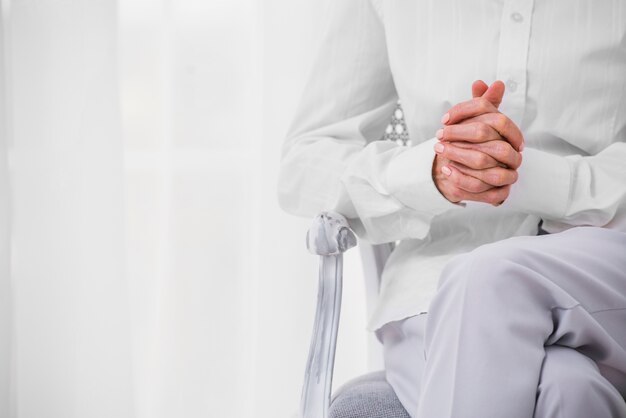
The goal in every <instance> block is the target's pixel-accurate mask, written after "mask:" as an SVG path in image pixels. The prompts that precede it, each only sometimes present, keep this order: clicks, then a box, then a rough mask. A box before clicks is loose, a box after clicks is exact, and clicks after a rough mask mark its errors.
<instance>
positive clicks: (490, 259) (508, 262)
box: [440, 227, 626, 312]
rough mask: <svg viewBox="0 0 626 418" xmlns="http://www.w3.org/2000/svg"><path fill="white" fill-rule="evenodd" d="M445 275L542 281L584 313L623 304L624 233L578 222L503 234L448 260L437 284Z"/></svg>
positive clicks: (491, 281)
mask: <svg viewBox="0 0 626 418" xmlns="http://www.w3.org/2000/svg"><path fill="white" fill-rule="evenodd" d="M520 271H521V272H522V273H520ZM524 272H526V273H527V274H524ZM507 273H509V274H507ZM530 276H534V277H538V278H539V279H538V280H537V281H533V280H530V279H529V277H530ZM520 277H521V279H520ZM449 280H466V281H475V282H478V285H479V286H483V287H484V286H487V287H488V286H497V285H500V284H502V285H503V286H502V287H503V288H507V287H509V288H511V289H512V290H513V289H516V288H517V286H519V285H524V284H525V285H527V286H535V287H536V286H537V285H538V282H540V281H543V282H544V283H545V284H546V286H552V285H555V286H556V287H558V288H559V289H561V290H563V291H564V292H566V293H567V294H568V295H569V296H571V297H572V301H573V302H575V303H579V304H581V305H582V306H584V308H585V309H586V310H587V311H589V312H600V311H605V310H607V309H626V233H623V232H618V231H613V230H609V229H605V228H595V227H578V228H572V229H569V230H567V231H564V232H561V233H557V234H550V235H541V236H524V237H514V238H509V239H506V240H503V241H499V242H495V243H491V244H487V245H483V246H481V247H479V248H477V249H476V250H474V251H472V252H470V253H467V254H463V255H461V256H458V257H456V258H455V259H453V260H452V261H451V262H450V263H449V264H448V266H447V267H446V269H445V270H444V273H443V274H442V278H441V281H440V288H441V287H442V285H443V284H444V283H445V282H446V281H449ZM513 280H515V283H513V282H512V281H513ZM513 284H514V285H515V286H513ZM509 285H510V286H509Z"/></svg>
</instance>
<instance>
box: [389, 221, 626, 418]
mask: <svg viewBox="0 0 626 418" xmlns="http://www.w3.org/2000/svg"><path fill="white" fill-rule="evenodd" d="M380 335H381V337H382V339H383V343H384V346H385V349H384V351H385V367H386V369H387V379H388V380H389V382H390V383H391V385H392V386H393V388H394V390H395V391H396V393H397V395H398V397H399V398H400V400H401V401H402V403H403V405H405V408H406V409H407V411H408V412H409V414H410V415H411V416H412V417H417V418H447V417H464V418H474V417H481V418H490V417H494V418H502V417H507V418H518V417H519V418H531V417H533V416H534V417H537V418H557V417H558V418H605V417H606V418H609V417H614V418H615V417H619V418H626V402H625V401H624V399H623V398H622V395H624V394H626V233H622V232H616V231H611V230H606V229H602V228H591V227H581V228H574V229H571V230H568V231H565V232H562V233H559V234H553V235H543V236H536V237H517V238H511V239H508V240H505V241H500V242H498V243H494V244H489V245H485V246H482V247H480V248H478V249H477V250H475V251H472V252H471V253H468V254H464V255H462V256H459V257H457V258H455V259H454V260H452V261H451V262H450V264H449V265H448V266H446V268H445V269H444V272H443V273H442V277H441V280H440V283H439V289H438V291H437V294H436V296H435V298H434V300H433V301H432V303H431V306H430V311H429V313H428V314H427V315H418V316H414V317H411V318H408V319H405V320H402V321H397V322H392V323H390V324H387V325H385V326H384V327H383V328H382V329H381V331H380Z"/></svg>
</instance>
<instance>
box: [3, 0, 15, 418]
mask: <svg viewBox="0 0 626 418" xmlns="http://www.w3.org/2000/svg"><path fill="white" fill-rule="evenodd" d="M4 17H5V16H4V7H3V2H0V417H9V416H10V413H11V412H10V409H11V402H10V400H11V344H12V342H13V339H12V335H11V334H12V309H11V294H12V292H11V276H10V269H9V260H10V255H9V237H10V231H9V200H8V196H9V169H8V159H7V133H8V129H7V118H6V96H7V90H6V80H7V77H6V67H5V59H4V56H5V54H4V48H5V44H6V37H5V35H6V32H5V19H4Z"/></svg>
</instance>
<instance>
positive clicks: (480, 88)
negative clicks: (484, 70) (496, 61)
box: [472, 80, 489, 99]
mask: <svg viewBox="0 0 626 418" xmlns="http://www.w3.org/2000/svg"><path fill="white" fill-rule="evenodd" d="M488 88H489V86H488V85H487V83H485V82H484V81H483V80H476V81H474V82H473V83H472V98H473V99H475V98H477V97H480V96H482V95H483V94H485V92H486V91H487V89H488Z"/></svg>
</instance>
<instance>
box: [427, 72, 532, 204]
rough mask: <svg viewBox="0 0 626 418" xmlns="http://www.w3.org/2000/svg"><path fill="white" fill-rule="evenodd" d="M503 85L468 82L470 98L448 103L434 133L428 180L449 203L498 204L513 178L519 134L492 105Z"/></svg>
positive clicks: (521, 145)
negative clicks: (468, 201)
mask: <svg viewBox="0 0 626 418" xmlns="http://www.w3.org/2000/svg"><path fill="white" fill-rule="evenodd" d="M503 95H504V84H503V83H502V82H501V81H496V82H495V83H493V84H492V85H491V86H487V85H486V84H485V83H484V82H482V81H476V82H474V84H473V85H472V97H473V98H472V100H469V101H466V102H462V103H459V104H457V105H456V106H454V107H452V108H451V109H450V110H449V111H448V113H446V114H445V115H444V117H443V118H442V120H441V122H442V123H443V124H444V127H443V128H442V129H439V130H438V131H437V138H438V139H439V142H438V143H437V144H435V152H436V157H435V160H434V162H433V180H434V182H435V185H436V186H437V189H438V190H439V192H441V194H442V195H443V196H444V197H445V198H446V199H448V200H449V201H450V202H453V203H458V202H461V201H464V200H471V201H477V202H485V203H490V204H492V205H494V206H498V205H500V204H501V203H503V202H504V200H506V198H507V197H508V196H509V192H510V190H511V185H512V184H513V183H515V182H516V181H517V177H518V176H517V169H518V168H519V167H520V165H521V164H522V154H521V151H522V150H523V149H524V137H523V135H522V133H521V131H520V130H519V128H518V127H517V125H516V124H515V123H514V122H513V121H511V119H509V118H508V117H507V116H505V115H504V114H502V113H500V112H499V110H498V107H499V106H500V103H501V102H502V96H503Z"/></svg>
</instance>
